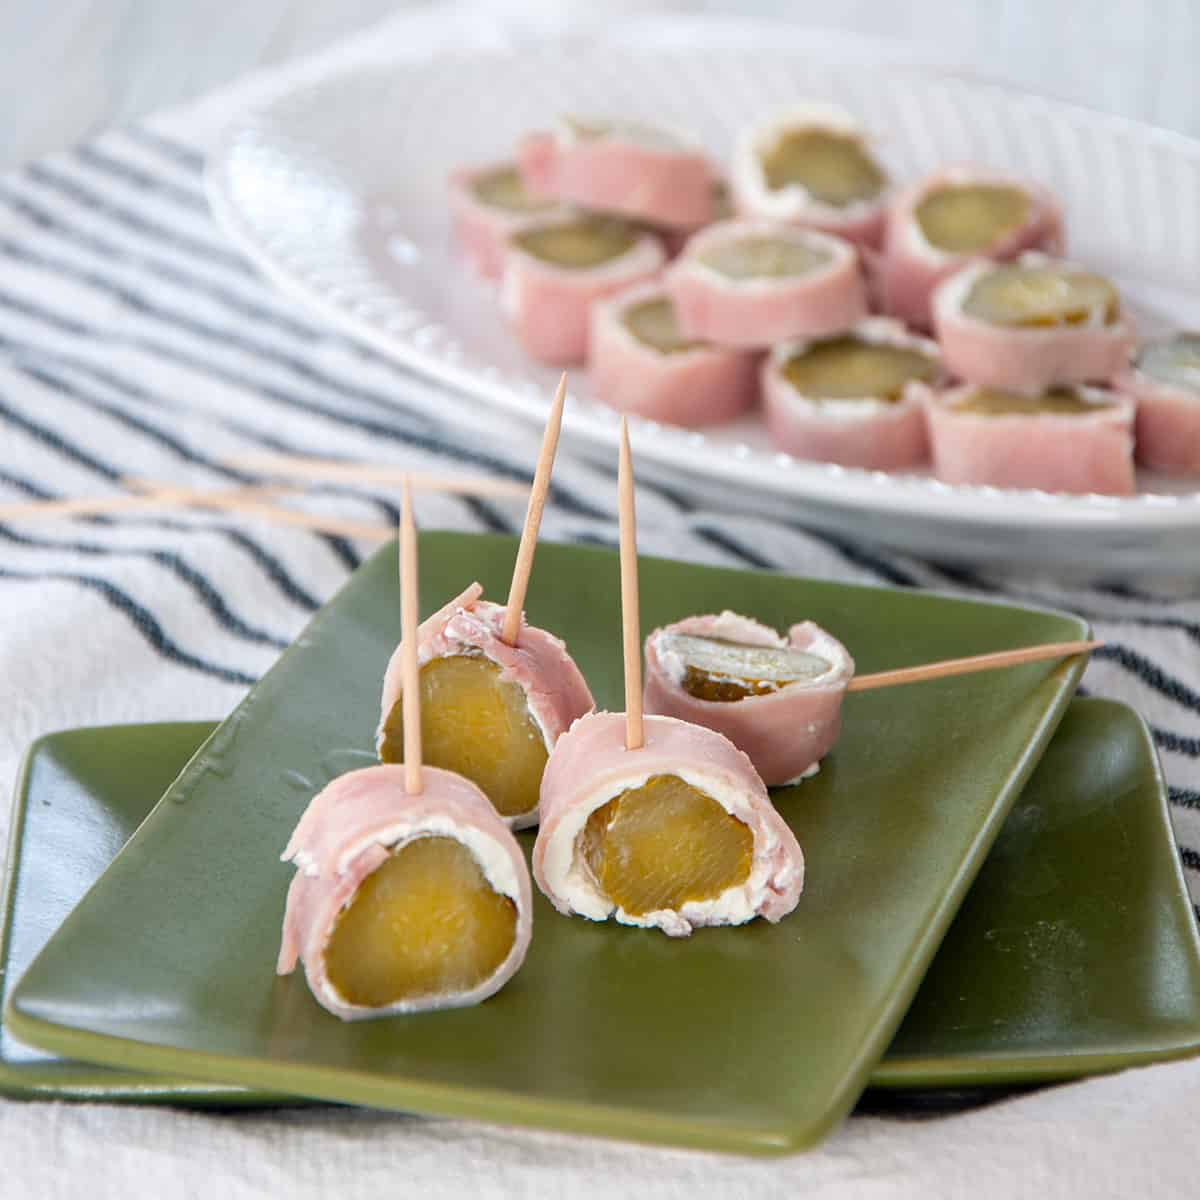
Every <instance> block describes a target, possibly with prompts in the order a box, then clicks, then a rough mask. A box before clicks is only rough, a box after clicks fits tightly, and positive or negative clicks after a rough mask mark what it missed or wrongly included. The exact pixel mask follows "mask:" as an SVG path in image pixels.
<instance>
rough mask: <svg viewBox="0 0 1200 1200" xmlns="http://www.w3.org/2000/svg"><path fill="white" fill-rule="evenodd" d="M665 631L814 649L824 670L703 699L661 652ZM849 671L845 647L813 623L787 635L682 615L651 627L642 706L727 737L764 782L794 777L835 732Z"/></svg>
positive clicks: (727, 615) (750, 623)
mask: <svg viewBox="0 0 1200 1200" xmlns="http://www.w3.org/2000/svg"><path fill="white" fill-rule="evenodd" d="M664 634H690V635H692V636H695V637H709V638H721V639H724V640H726V641H730V642H740V643H742V644H744V645H749V646H773V647H779V648H783V647H787V646H790V647H792V648H793V649H796V650H804V651H807V652H808V653H810V654H815V655H818V656H819V657H821V658H823V659H825V660H826V661H827V662H828V663H829V671H828V672H827V673H826V674H824V675H821V676H818V677H817V678H816V679H814V680H812V681H811V682H809V681H805V682H802V683H792V684H788V685H787V686H785V687H781V688H780V689H779V690H778V691H775V692H769V693H767V694H765V695H761V696H747V697H746V698H745V699H742V700H734V701H715V700H702V699H700V698H698V697H696V696H693V695H691V693H689V692H688V691H686V690H685V689H684V687H683V683H682V680H683V664H681V663H678V662H674V661H671V659H670V657H669V656H666V655H664V654H663V653H662V652H661V648H660V646H661V638H662V636H663V635H664ZM853 675H854V660H853V659H852V658H851V657H850V655H849V653H848V652H847V650H846V648H845V646H843V645H842V644H841V642H839V641H838V640H837V639H836V638H834V637H833V636H832V635H830V634H828V633H826V632H825V631H824V630H823V629H821V628H820V626H818V625H815V624H814V623H813V622H812V621H804V622H803V623H801V624H798V625H793V626H792V627H791V629H790V630H788V636H787V637H786V638H784V637H780V635H779V634H778V633H776V632H775V630H773V629H770V628H768V627H767V626H766V625H761V624H759V622H757V621H754V620H751V619H750V618H749V617H742V616H739V615H738V614H737V613H732V612H723V613H720V614H718V615H709V616H698V617H687V618H685V619H684V620H682V621H677V622H675V624H673V625H667V626H665V627H664V628H662V629H656V630H655V631H654V632H653V633H652V634H650V636H649V637H648V638H647V639H646V683H645V707H646V711H647V712H651V713H661V714H662V715H664V716H669V717H677V718H678V719H680V720H682V721H689V722H691V723H693V724H695V725H703V726H706V727H707V728H709V729H713V730H715V731H716V732H718V733H721V734H723V735H724V736H725V737H727V738H728V739H729V740H730V741H731V742H732V743H733V744H734V745H735V746H737V748H738V749H739V750H741V751H743V752H744V753H745V754H747V755H748V756H749V758H750V761H751V762H752V763H753V764H754V767H755V769H756V770H757V771H758V773H759V775H761V776H762V779H763V782H764V783H765V784H766V785H767V786H768V787H782V786H784V785H786V784H790V783H796V782H797V781H799V780H800V779H802V778H803V777H804V776H805V775H807V774H809V773H811V772H813V771H814V770H815V768H816V767H817V764H818V763H819V762H820V761H821V759H822V758H824V757H825V755H826V754H828V753H829V751H830V750H831V749H832V748H833V745H834V743H835V742H836V741H837V739H838V735H839V734H840V733H841V728H842V725H841V714H842V697H843V696H844V695H845V693H846V685H847V684H848V683H849V682H850V680H851V678H852V677H853Z"/></svg>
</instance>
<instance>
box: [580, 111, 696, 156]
mask: <svg viewBox="0 0 1200 1200" xmlns="http://www.w3.org/2000/svg"><path fill="white" fill-rule="evenodd" d="M562 121H563V124H564V125H565V126H566V127H567V129H568V130H569V131H570V133H571V136H572V137H574V138H575V139H576V140H577V141H580V142H595V141H599V140H600V139H601V138H608V137H611V138H620V139H621V140H622V141H625V142H631V143H633V145H635V146H644V147H646V148H647V149H655V150H665V151H672V150H673V151H678V150H682V149H683V148H684V144H683V142H681V141H680V139H679V138H678V137H676V136H675V134H673V133H671V132H670V131H668V130H666V129H659V128H658V126H656V125H647V124H645V123H644V122H642V121H621V120H611V119H606V118H598V117H584V118H581V117H563V118H562Z"/></svg>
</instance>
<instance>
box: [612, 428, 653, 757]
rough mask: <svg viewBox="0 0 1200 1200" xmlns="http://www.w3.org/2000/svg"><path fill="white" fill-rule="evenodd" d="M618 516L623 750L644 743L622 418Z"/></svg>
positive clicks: (633, 515) (632, 515) (633, 527)
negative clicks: (623, 679)
mask: <svg viewBox="0 0 1200 1200" xmlns="http://www.w3.org/2000/svg"><path fill="white" fill-rule="evenodd" d="M617 513H618V517H619V521H620V530H621V631H622V640H623V644H624V650H625V749H626V750H640V749H641V748H642V747H643V746H644V745H645V744H646V734H645V730H644V728H643V725H642V633H641V621H640V618H639V615H638V561H637V508H636V506H635V503H634V496H633V460H632V458H631V456H630V453H629V426H628V425H627V424H626V421H625V418H624V417H622V418H621V451H620V457H619V458H618V460H617Z"/></svg>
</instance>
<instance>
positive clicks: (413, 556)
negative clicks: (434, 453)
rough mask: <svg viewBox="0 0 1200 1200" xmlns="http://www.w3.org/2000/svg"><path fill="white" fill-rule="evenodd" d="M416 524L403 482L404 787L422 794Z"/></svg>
mask: <svg viewBox="0 0 1200 1200" xmlns="http://www.w3.org/2000/svg"><path fill="white" fill-rule="evenodd" d="M417 617H418V597H417V527H416V524H415V522H414V521H413V506H412V487H411V485H410V484H409V482H408V481H407V480H405V481H404V485H403V491H402V494H401V505H400V639H401V645H402V650H401V659H400V667H401V695H402V696H403V698H404V699H403V702H402V706H401V719H402V720H403V723H404V790H405V791H406V792H407V793H408V794H409V795H410V796H419V795H420V794H421V792H422V791H423V790H424V786H425V785H424V782H423V780H422V777H421V690H420V688H421V684H420V677H419V675H418V671H417Z"/></svg>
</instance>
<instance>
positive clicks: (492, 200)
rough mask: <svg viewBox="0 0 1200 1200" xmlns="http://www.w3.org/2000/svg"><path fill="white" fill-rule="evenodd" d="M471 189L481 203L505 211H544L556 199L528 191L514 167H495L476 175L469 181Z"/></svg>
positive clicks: (551, 205)
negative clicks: (549, 198)
mask: <svg viewBox="0 0 1200 1200" xmlns="http://www.w3.org/2000/svg"><path fill="white" fill-rule="evenodd" d="M471 190H472V191H473V192H474V193H475V196H476V198H477V199H478V200H480V201H481V202H482V203H484V204H488V205H490V206H491V207H492V208H502V209H504V210H505V211H506V212H513V213H536V212H546V211H547V210H548V209H551V208H553V207H554V206H555V205H556V204H557V201H556V200H548V199H546V197H544V196H536V195H534V194H533V193H532V192H531V191H529V189H528V188H527V187H526V186H525V182H524V180H523V179H522V178H521V172H520V171H518V170H517V168H516V167H497V168H495V170H492V171H485V172H483V174H481V175H477V176H476V177H475V179H474V180H473V181H472V183H471Z"/></svg>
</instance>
